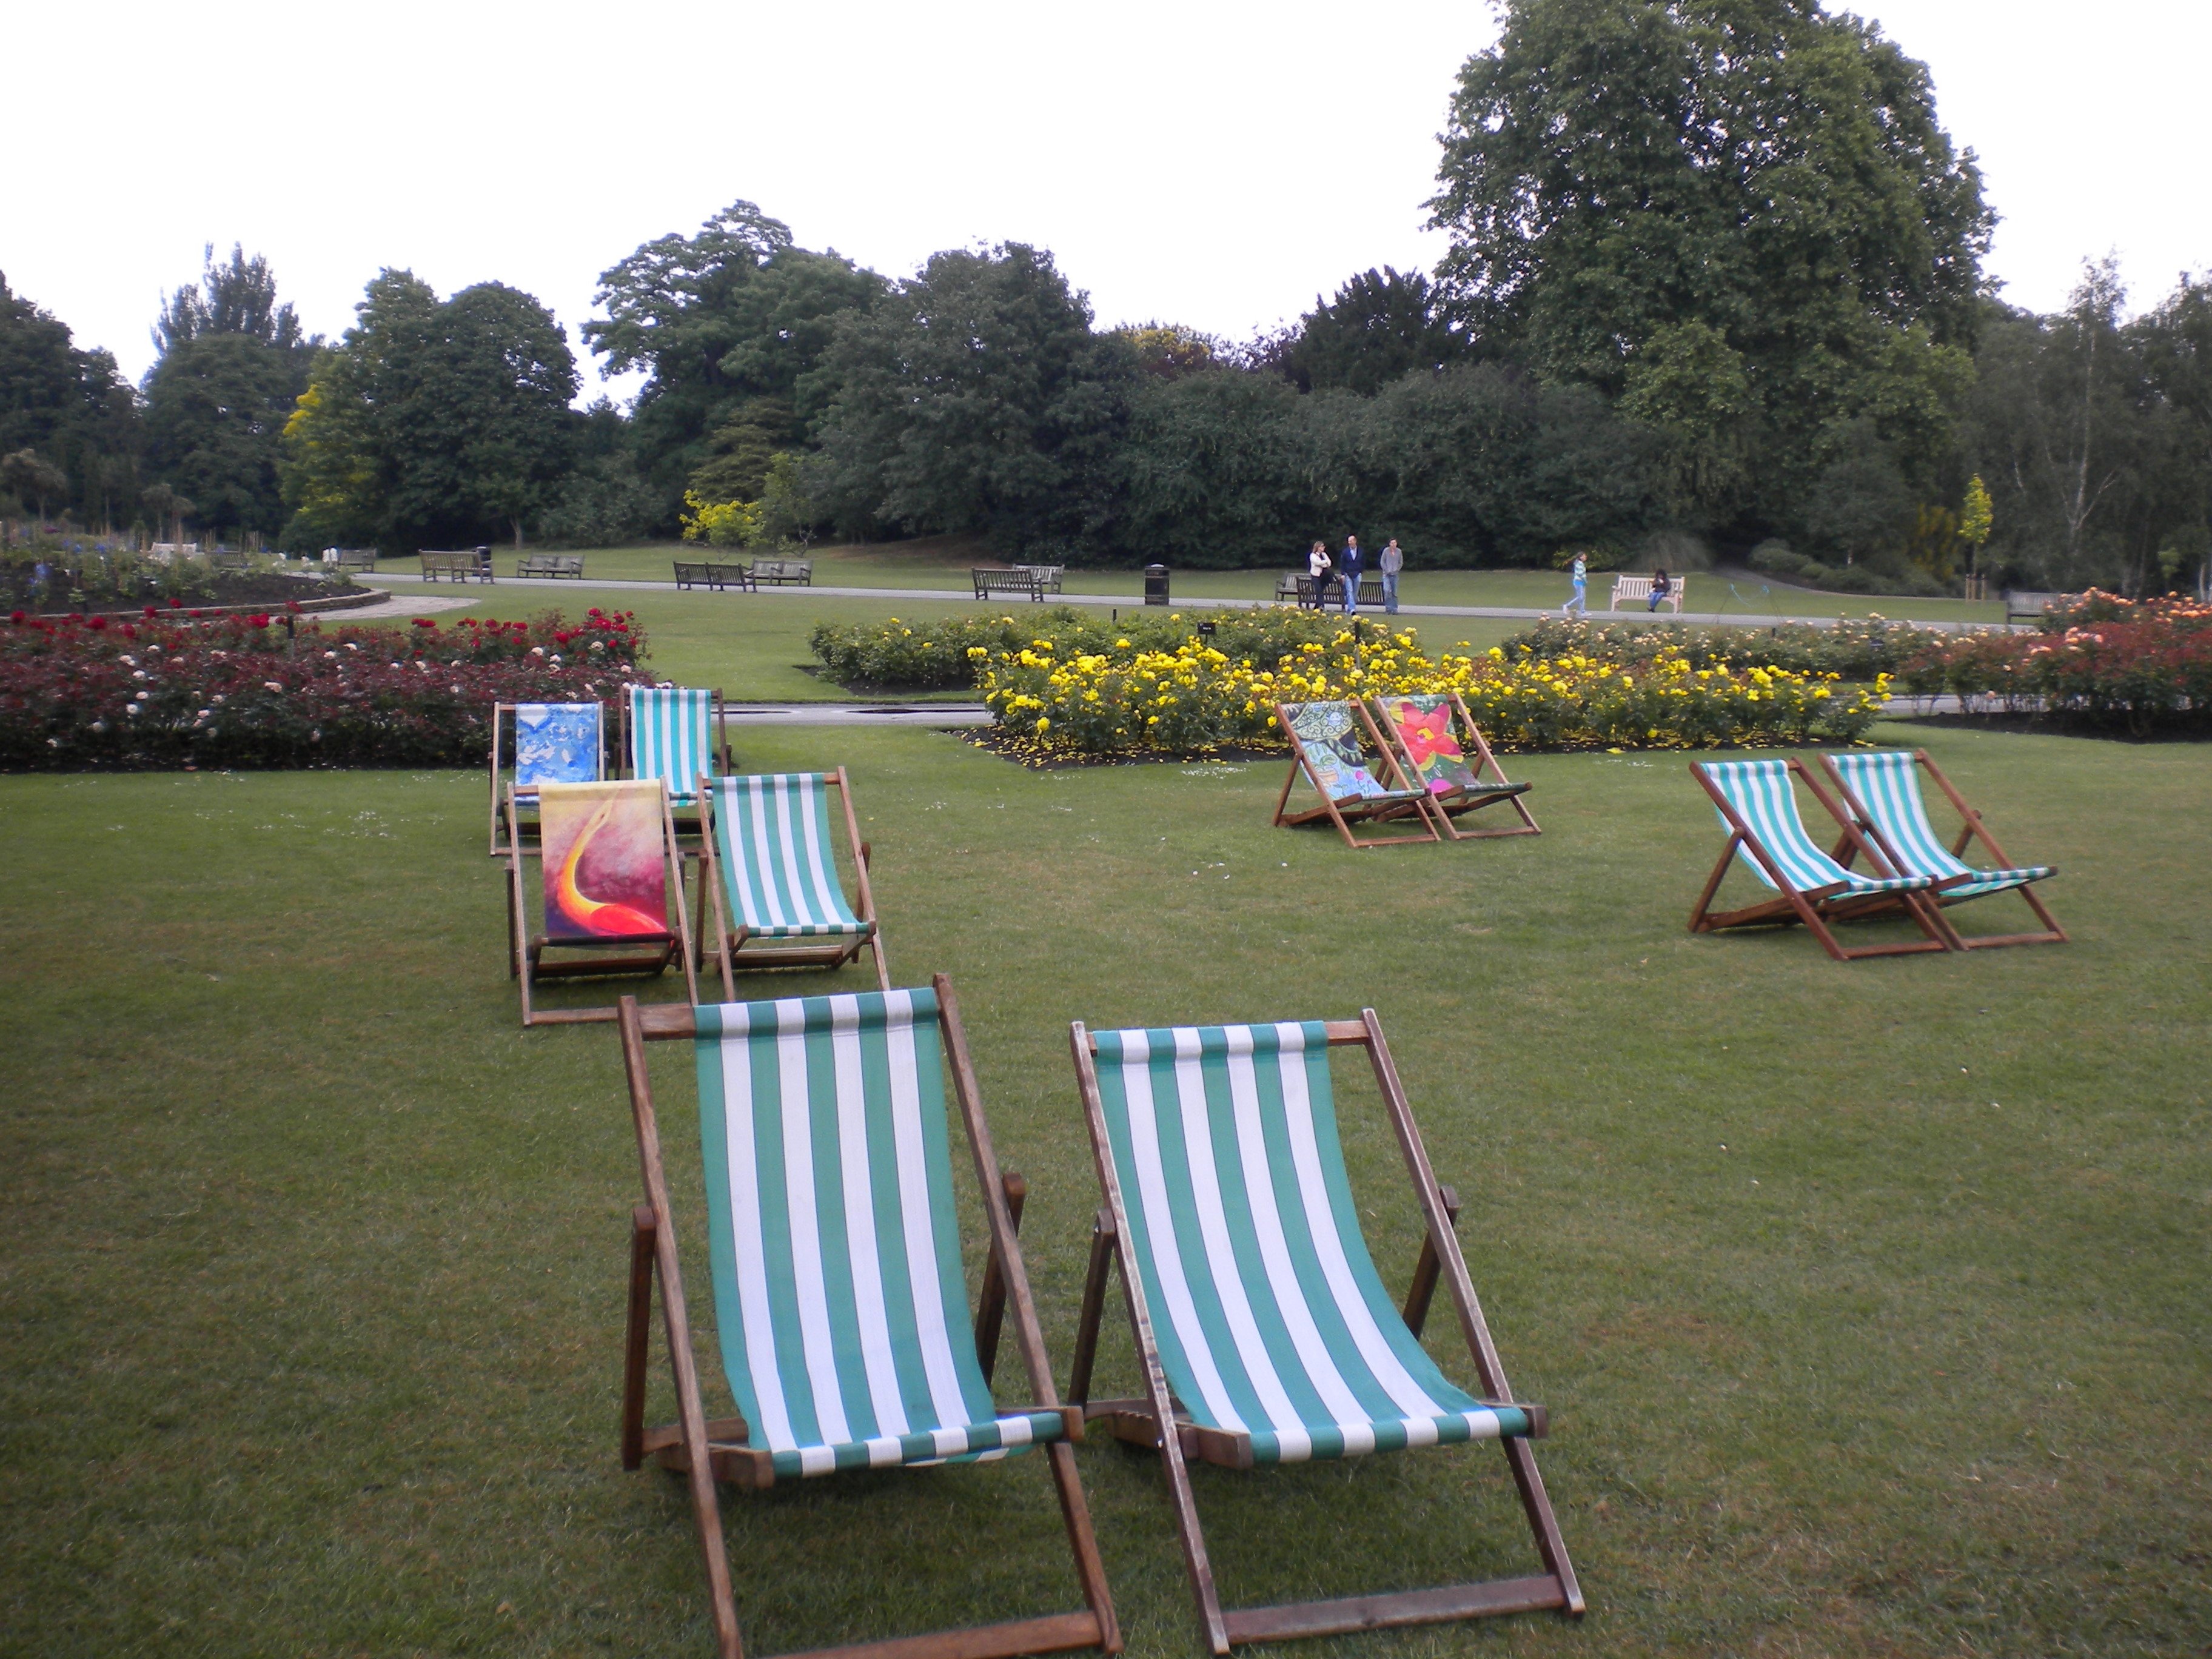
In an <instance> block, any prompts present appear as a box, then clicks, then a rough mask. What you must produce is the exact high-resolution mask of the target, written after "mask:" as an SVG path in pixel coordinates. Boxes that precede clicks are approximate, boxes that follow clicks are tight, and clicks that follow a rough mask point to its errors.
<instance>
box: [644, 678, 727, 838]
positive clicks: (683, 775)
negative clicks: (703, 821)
mask: <svg viewBox="0 0 2212 1659" xmlns="http://www.w3.org/2000/svg"><path fill="white" fill-rule="evenodd" d="M623 756H624V757H625V759H626V760H627V762H628V763H629V775H630V776H632V777H634V778H659V780H660V781H662V782H664V783H665V784H666V785H667V786H668V799H669V803H670V805H671V806H673V807H675V808H677V809H678V814H679V816H680V817H684V818H685V819H686V820H687V821H688V820H689V817H690V812H691V811H694V810H696V807H697V806H698V804H699V794H698V790H699V780H700V779H701V778H702V777H714V776H716V775H720V774H721V773H724V772H727V771H729V770H730V769H731V766H730V734H729V726H728V722H727V718H726V715H725V714H724V712H723V708H722V694H721V693H720V691H702V690H696V689H692V688H687V687H684V686H675V685H633V686H631V687H630V688H629V696H626V697H625V698H623ZM718 762H719V764H717V763H718Z"/></svg>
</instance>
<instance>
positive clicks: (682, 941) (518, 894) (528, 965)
mask: <svg viewBox="0 0 2212 1659" xmlns="http://www.w3.org/2000/svg"><path fill="white" fill-rule="evenodd" d="M660 824H661V835H662V856H663V858H664V859H665V861H666V866H667V870H668V879H669V880H670V881H671V883H672V884H673V885H672V887H671V889H670V892H671V902H670V904H669V907H668V908H670V909H671V910H672V911H674V912H675V913H676V926H675V927H674V928H673V929H672V930H671V933H670V935H669V937H668V939H667V940H666V942H665V943H661V942H659V941H647V942H646V943H644V944H641V945H639V946H637V947H636V948H635V949H631V950H627V951H624V950H622V949H621V947H620V944H619V941H604V940H599V939H573V940H572V939H549V938H546V937H544V936H543V935H539V936H537V937H533V936H532V933H531V932H530V890H529V886H528V884H527V882H526V879H525V874H524V872H525V867H526V865H527V863H528V861H529V860H531V859H532V858H537V857H539V856H540V854H539V851H538V847H537V845H536V844H535V843H532V844H529V845H526V844H525V843H524V842H523V839H522V835H521V823H520V818H519V817H518V815H517V813H516V811H515V805H514V790H513V787H512V786H510V787H508V789H507V975H508V977H509V978H511V979H513V980H514V981H516V982H517V983H518V985H520V987H521V992H522V1023H523V1024H524V1026H525V1027H529V1026H532V1025H590V1024H603V1023H605V1021H608V1020H611V1019H612V1018H615V1012H616V1011H615V1009H614V1007H613V1006H611V1005H610V1006H606V1007H603V1008H538V1007H536V1006H533V1005H532V1000H531V995H530V992H531V987H532V986H533V985H535V984H537V983H538V981H544V980H563V979H605V978H611V977H615V976H619V975H629V974H644V975H654V976H656V977H657V976H658V975H661V974H664V973H665V972H667V971H668V969H670V968H671V967H673V966H680V967H682V969H684V990H685V994H686V997H687V999H688V1000H690V1001H691V1002H696V1001H697V1000H699V976H698V974H697V972H696V969H694V968H693V966H692V961H693V957H692V950H691V922H690V915H689V913H688V911H687V910H686V908H685V906H684V854H683V850H682V848H681V847H680V846H679V844H678V842H677V839H676V820H675V817H674V815H673V814H672V813H671V811H670V810H669V806H668V791H667V789H666V787H663V788H662V790H661V792H660ZM610 948H612V949H614V950H615V951H617V954H615V955H611V956H598V957H579V958H576V959H574V960H569V961H562V962H548V961H546V960H545V959H544V954H545V952H546V951H549V950H554V951H562V950H605V949H610Z"/></svg>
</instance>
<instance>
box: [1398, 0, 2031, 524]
mask: <svg viewBox="0 0 2212 1659" xmlns="http://www.w3.org/2000/svg"><path fill="white" fill-rule="evenodd" d="M1438 178H1439V183H1440V185H1441V188H1440V190H1439V191H1438V193H1437V196H1436V197H1434V198H1433V200H1432V201H1431V204H1430V205H1431V210H1432V212H1433V214H1434V218H1433V221H1432V222H1433V223H1434V224H1435V225H1436V226H1437V227H1438V228H1442V229H1443V230H1445V231H1446V232H1448V233H1449V235H1450V237H1451V249H1450V252H1449V254H1448V255H1447V256H1446V258H1444V260H1443V264H1441V266H1440V267H1439V276H1440V280H1441V282H1442V283H1443V287H1444V289H1445V291H1446V295H1447V297H1448V300H1449V302H1450V304H1451V306H1452V307H1453V308H1454V309H1455V311H1456V312H1457V313H1458V314H1459V316H1460V317H1461V318H1462V319H1463V320H1464V322H1465V323H1466V324H1467V325H1468V326H1469V327H1470V328H1471V329H1472V330H1473V331H1475V332H1476V333H1478V334H1479V335H1480V336H1482V337H1484V339H1485V341H1486V343H1487V344H1490V345H1492V346H1493V347H1496V348H1498V349H1503V350H1504V351H1507V352H1509V353H1510V354H1511V355H1513V356H1516V357H1519V358H1521V359H1522V360H1523V361H1525V362H1528V363H1530V364H1531V365H1533V366H1534V368H1537V369H1538V371H1539V372H1540V373H1541V374H1543V375H1544V376H1546V377H1547V378H1549V379H1565V380H1582V381H1586V382H1589V383H1590V384H1592V385H1595V386H1598V387H1600V388H1601V389H1603V390H1605V391H1607V392H1614V393H1621V392H1626V393H1627V394H1629V395H1630V396H1631V397H1632V399H1633V400H1634V403H1633V406H1634V407H1635V409H1636V410H1637V412H1638V414H1639V415H1641V416H1643V417H1644V418H1645V419H1646V420H1648V421H1650V422H1652V423H1653V424H1655V425H1656V426H1658V427H1659V428H1661V429H1662V431H1668V432H1670V433H1671V434H1672V435H1673V436H1674V440H1675V443H1676V451H1677V453H1676V454H1675V456H1674V464H1673V466H1672V472H1673V476H1674V481H1675V483H1676V485H1677V488H1678V489H1686V494H1687V495H1690V496H1691V497H1692V498H1693V500H1694V504H1695V505H1697V506H1699V507H1702V509H1703V510H1704V512H1705V514H1706V515H1707V516H1708V517H1709V518H1711V519H1712V520H1717V521H1722V522H1725V521H1728V520H1730V519H1731V518H1740V517H1741V516H1742V515H1744V514H1745V513H1751V514H1752V515H1753V516H1754V517H1762V516H1763V517H1764V518H1765V520H1769V521H1786V520H1787V519H1788V517H1789V512H1790V506H1789V503H1790V500H1791V499H1792V497H1793V496H1794V495H1795V494H1796V492H1797V491H1798V490H1799V489H1801V488H1802V486H1803V485H1804V483H1806V482H1807V481H1808V479H1810V478H1811V477H1814V476H1816V475H1817V474H1818V473H1819V472H1820V469H1821V468H1822V467H1823V466H1824V465H1827V464H1828V463H1830V462H1831V461H1832V460H1833V459H1835V452H1836V451H1837V450H1838V447H1849V446H1850V443H1851V442H1853V441H1855V440H1853V439H1852V438H1851V437H1850V433H1851V432H1852V431H1853V430H1854V429H1855V423H1857V422H1871V423H1872V425H1873V428H1874V429H1875V432H1876V434H1877V435H1878V436H1879V437H1880V438H1881V440H1882V441H1884V442H1885V443H1886V444H1887V445H1888V446H1890V447H1891V449H1892V452H1893V455H1894V456H1895V458H1896V459H1897V461H1898V464H1899V465H1900V466H1902V467H1904V468H1905V469H1906V470H1908V471H1910V470H1911V469H1912V468H1914V467H1916V466H1917V465H1923V462H1924V458H1926V457H1928V456H1929V455H1931V454H1933V453H1936V452H1937V451H1938V450H1940V448H1941V447H1942V438H1943V436H1944V435H1945V432H1946V429H1947V426H1948V419H1949V416H1950V412H1951V410H1952V409H1953V407H1954V404H1955V402H1956V399H1957V398H1958V397H1959V395H1960V392H1962V390H1963V387H1964V386H1965V384H1966V380H1967V379H1968V378H1969V377H1968V374H1967V370H1966V360H1965V356H1964V348H1966V346H1967V345H1969V344H1970V343H1971V340H1972V329H1973V324H1974V320H1975V318H1976V316H1977V314H1978V305H1977V302H1978V296H1979V295H1980V294H1981V292H1982V289H1983V283H1982V278H1981V274H1980V262H1981V258H1982V256H1983V254H1984V252H1985V251H1986V248H1987V246H1988V240H1989V234H1990V227H1991V224H1992V216H1991V215H1990V211H1989V210H1988V209H1987V208H1986V207H1985V206H1984V204H1983V201H1982V196H1981V185H1980V179H1979V174H1978V171H1977V169H1976V167H1975V165H1974V160H1973V155H1972V152H1971V151H1966V152H1961V151H1959V150H1958V149H1954V146H1953V144H1952V143H1951V140H1950V138H1949V137H1948V135H1947V134H1946V133H1945V132H1944V131H1943V130H1942V126H1941V125H1939V124H1938V123H1937V120H1936V103H1935V95H1934V92H1933V89H1932V88H1931V86H1930V83H1929V77H1928V73H1927V70H1926V69H1925V68H1924V66H1923V65H1922V64H1918V63H1917V62H1915V61H1913V60H1912V59H1911V58H1907V57H1906V56H1905V54H1904V53H1903V52H1900V51H1899V49H1898V48H1897V47H1896V46H1894V45H1893V43H1891V42H1889V41H1887V40H1884V39H1883V38H1882V37H1881V34H1880V33H1879V32H1878V31H1877V30H1876V29H1875V27H1874V26H1872V25H1870V24H1868V23H1864V22H1862V21H1859V20H1858V19H1857V18H1856V17H1853V16H1850V15H1844V14H1835V15H1832V14H1830V13H1828V12H1827V11H1826V10H1825V9H1823V8H1822V6H1821V5H1820V3H1819V0H1507V4H1506V7H1505V22H1504V30H1503V33H1502V34H1501V36H1500V38H1499V40H1498V44H1497V45H1496V46H1494V47H1492V49H1490V50H1489V51H1486V52H1481V53H1479V54H1477V55H1476V56H1475V57H1474V58H1470V59H1469V60H1468V63H1467V64H1466V66H1465V67H1464V68H1463V70H1462V72H1461V75H1460V80H1459V86H1458V89H1457V92H1456V94H1455V98H1454V100H1453V104H1452V111H1451V118H1450V123H1449V129H1448V131H1447V132H1446V133H1445V136H1444V151H1443V165H1442V167H1441V170H1440V173H1439V175H1438ZM1706 432H1713V433H1716V434H1717V436H1716V437H1715V438H1714V439H1713V441H1712V442H1711V444H1710V445H1709V446H1708V447H1705V448H1703V449H1702V450H1701V449H1700V447H1699V434H1701V433H1706ZM1747 454H1748V455H1749V456H1751V457H1753V458H1755V459H1754V460H1753V462H1752V463H1751V464H1747ZM1923 482H1924V481H1923Z"/></svg>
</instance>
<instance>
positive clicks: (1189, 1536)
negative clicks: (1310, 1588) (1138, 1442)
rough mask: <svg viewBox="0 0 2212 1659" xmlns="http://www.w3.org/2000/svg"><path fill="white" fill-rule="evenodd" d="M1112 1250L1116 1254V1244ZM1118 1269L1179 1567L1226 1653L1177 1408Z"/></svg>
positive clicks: (1126, 1269)
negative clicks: (1142, 1372)
mask: <svg viewBox="0 0 2212 1659" xmlns="http://www.w3.org/2000/svg"><path fill="white" fill-rule="evenodd" d="M1115 1248H1116V1254H1117V1255H1118V1254H1119V1250H1120V1245H1119V1243H1118V1242H1117V1244H1116V1247H1115ZM1134 1282H1135V1274H1134V1273H1133V1270H1132V1268H1131V1266H1130V1264H1129V1263H1128V1262H1127V1261H1123V1262H1121V1288H1122V1291H1123V1300H1124V1301H1125V1302H1126V1303H1127V1306H1128V1310H1129V1328H1130V1334H1131V1335H1132V1336H1133V1338H1134V1339H1135V1341H1136V1345H1137V1352H1138V1353H1139V1355H1140V1356H1142V1357H1143V1358H1144V1364H1145V1372H1146V1376H1145V1383H1146V1393H1147V1394H1148V1395H1150V1396H1151V1398H1152V1426H1153V1428H1154V1430H1155V1431H1157V1432H1158V1436H1159V1441H1160V1469H1161V1472H1162V1473H1163V1474H1165V1475H1166V1476H1167V1480H1168V1501H1169V1502H1170V1504H1173V1505H1174V1506H1175V1516H1176V1536H1177V1537H1178V1538H1179V1539H1181V1540H1182V1563H1183V1568H1184V1570H1185V1571H1188V1573H1189V1574H1190V1588H1191V1594H1192V1595H1194V1596H1196V1597H1197V1598H1198V1617H1199V1622H1200V1624H1202V1625H1204V1626H1206V1646H1207V1648H1208V1649H1209V1650H1212V1652H1213V1653H1215V1654H1226V1653H1227V1652H1228V1651H1229V1621H1228V1620H1227V1619H1226V1618H1225V1617H1224V1616H1223V1613H1222V1611H1221V1592H1220V1591H1219V1590H1218V1589H1215V1588H1214V1585H1213V1564H1212V1561H1210V1560H1209V1559H1207V1558H1206V1532H1205V1529H1204V1528H1201V1527H1200V1525H1199V1522H1198V1498H1197V1495H1196V1494H1195V1493H1194V1492H1192V1491H1191V1489H1190V1466H1189V1465H1188V1463H1187V1462H1184V1460H1183V1455H1182V1435H1180V1434H1178V1433H1177V1432H1176V1420H1175V1404H1174V1401H1173V1400H1172V1399H1171V1397H1170V1395H1169V1393H1168V1379H1167V1375H1166V1373H1165V1372H1164V1371H1163V1370H1161V1369H1160V1364H1159V1360H1158V1358H1156V1357H1155V1356H1154V1354H1153V1348H1152V1343H1151V1342H1149V1341H1148V1340H1146V1332H1145V1329H1144V1322H1143V1321H1142V1319H1141V1318H1140V1317H1139V1315H1138V1312H1137V1303H1136V1298H1135V1297H1133V1296H1132V1295H1129V1294H1128V1291H1129V1287H1130V1285H1133V1283H1134Z"/></svg>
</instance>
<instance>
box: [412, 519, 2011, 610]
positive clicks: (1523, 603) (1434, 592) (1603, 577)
mask: <svg viewBox="0 0 2212 1659" xmlns="http://www.w3.org/2000/svg"><path fill="white" fill-rule="evenodd" d="M678 556H682V557H684V558H686V559H704V558H707V557H708V556H709V555H708V551H706V550H701V549H698V548H696V547H690V548H687V547H683V546H680V545H678V544H671V543H666V542H663V543H659V544H654V545H652V546H648V547H618V548H592V549H590V550H587V551H586V553H585V555H584V568H585V569H586V571H587V572H589V573H590V574H592V575H593V576H597V577H599V578H601V579H603V580H604V579H613V580H630V581H656V582H672V581H673V580H675V571H674V564H673V562H674V561H675V560H676V559H677V558H678ZM712 556H714V557H716V558H723V559H729V558H735V559H740V560H741V559H743V558H744V555H743V554H741V553H735V552H730V551H719V550H718V551H715V552H714V553H713V555H712ZM811 557H812V558H813V560H814V580H816V581H817V582H818V583H820V584H821V585H822V586H824V587H902V588H942V589H944V590H945V592H949V593H954V594H957V595H958V596H959V597H961V598H963V599H969V600H972V599H973V598H974V589H973V588H972V586H970V582H969V574H968V573H969V569H970V568H972V567H973V566H975V565H977V564H998V563H1000V562H1003V561H1001V560H1000V558H999V557H998V556H996V555H995V554H992V553H989V552H987V551H983V550H979V549H978V548H977V546H976V544H975V543H974V542H973V541H972V540H971V539H969V538H962V537H951V536H932V537H927V538H923V539H921V540H918V541H913V542H896V543H875V544H868V545H854V546H844V547H824V548H817V549H816V550H814V552H813V554H812V555H811ZM493 558H494V561H495V563H496V565H497V567H498V569H499V571H500V574H501V576H502V577H504V576H506V575H507V574H511V573H512V571H513V551H512V550H495V552H494V554H493ZM1291 563H1292V561H1291V560H1289V559H1286V560H1285V562H1284V564H1283V566H1282V567H1281V568H1282V569H1284V570H1288V569H1289V568H1291ZM384 568H386V570H393V571H405V572H412V571H413V570H414V569H415V568H416V562H415V561H414V560H413V559H411V558H410V559H389V560H386V561H384ZM1301 568H1303V567H1301ZM1277 574H1279V572H1278V571H1276V570H1273V569H1268V570H1178V571H1176V572H1175V573H1174V574H1173V576H1172V579H1171V580H1172V589H1173V592H1175V593H1176V596H1178V597H1181V598H1189V599H1272V598H1273V596H1274V592H1275V578H1276V576H1277ZM1731 580H1733V582H1734V588H1735V591H1734V592H1730V591H1729V585H1730V582H1731ZM1065 582H1066V589H1067V591H1068V592H1071V593H1118V594H1128V595H1136V594H1139V593H1141V592H1143V591H1144V576H1143V573H1142V572H1141V571H1140V570H1139V569H1127V570H1077V569H1071V570H1069V571H1068V572H1067V573H1066V578H1065ZM1689 583H1690V586H1689V589H1688V591H1689V592H1691V593H1692V594H1694V595H1695V596H1696V597H1695V598H1694V599H1692V609H1694V610H1696V611H1734V612H1736V613H1739V614H1742V615H1751V616H1781V615H1787V616H1794V617H1864V616H1868V615H1869V614H1877V613H1878V614H1880V615H1881V616H1884V617H1891V618H1893V619H1894V618H1899V617H1907V618H1911V619H1912V620H1915V621H1920V622H1989V623H2000V622H2002V621H2003V620H2004V606H2003V605H2002V603H2000V602H1978V601H1968V600H1966V599H1907V598H1904V597H1902V596H1890V597H1887V598H1865V597H1862V596H1859V595H1857V594H1844V593H1822V592H1814V591H1813V590H1812V589H1810V588H1802V587H1792V586H1790V585H1788V584H1787V583H1784V582H1778V581H1775V580H1773V579H1771V577H1765V576H1753V577H1744V576H1737V577H1735V578H1733V579H1731V578H1729V577H1727V576H1721V575H1714V574H1705V573H1698V574H1692V575H1691V577H1690V578H1689ZM695 591H696V590H695ZM1571 592H1572V588H1571V585H1570V584H1569V582H1568V580H1567V578H1566V576H1565V574H1563V573H1560V572H1557V571H1541V570H1437V571H1423V570H1419V569H1416V570H1414V571H1413V572H1411V573H1410V574H1407V577H1406V578H1405V580H1404V582H1403V584H1402V592H1401V597H1402V599H1403V600H1404V602H1405V603H1406V604H1407V605H1478V606H1496V607H1499V608H1512V609H1520V610H1554V611H1556V610H1557V609H1559V606H1560V605H1562V604H1564V603H1565V601H1566V599H1568V598H1569V597H1570V596H1571ZM1612 592H1613V583H1612V579H1611V578H1610V577H1609V576H1607V574H1604V573H1602V572H1596V571H1594V572H1592V573H1591V575H1590V580H1589V599H1590V604H1591V605H1592V607H1593V608H1594V610H1595V611H1596V612H1598V613H1599V614H1603V612H1604V607H1605V605H1606V602H1607V599H1608V598H1609V597H1610V595H1611V594H1612ZM738 597H740V598H743V597H744V596H743V595H740V596H738ZM1002 602H1003V601H1002ZM1621 614H1622V615H1623V616H1624V617H1626V616H1629V615H1631V614H1634V615H1638V616H1640V615H1642V614H1643V612H1642V611H1641V610H1640V609H1638V611H1635V612H1633V613H1631V612H1626V611H1624V612H1622V613H1621Z"/></svg>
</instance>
